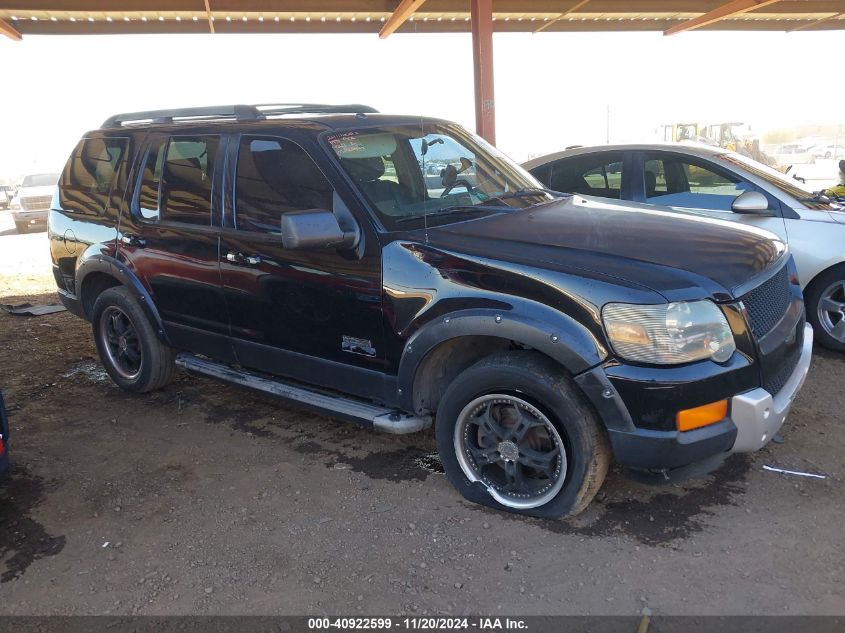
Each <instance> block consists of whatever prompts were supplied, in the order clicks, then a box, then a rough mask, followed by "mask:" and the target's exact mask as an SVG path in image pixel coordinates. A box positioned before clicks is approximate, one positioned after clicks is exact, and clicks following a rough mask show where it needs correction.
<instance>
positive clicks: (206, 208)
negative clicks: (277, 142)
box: [118, 134, 232, 360]
mask: <svg viewBox="0 0 845 633" xmlns="http://www.w3.org/2000/svg"><path fill="white" fill-rule="evenodd" d="M223 143H224V138H223V137H221V136H219V135H203V134H197V135H175V136H169V135H165V134H151V135H150V136H149V137H148V139H147V143H146V149H145V151H144V152H143V153H142V154H141V157H140V160H139V162H138V166H137V168H136V173H135V176H136V177H135V188H134V191H133V192H132V200H131V203H130V205H129V207H130V209H131V211H130V213H129V214H124V216H123V217H122V218H121V223H120V227H119V236H118V237H119V244H120V246H119V249H120V256H121V257H122V258H123V259H124V260H125V262H126V263H127V265H128V266H129V267H130V268H131V269H132V270H133V271H134V272H135V274H136V275H137V276H138V278H139V279H140V281H141V283H142V284H143V285H144V286H145V287H146V289H147V291H148V292H150V295H151V297H152V298H153V302H154V304H155V306H156V308H157V309H158V311H159V313H160V315H161V318H162V320H163V321H164V327H165V330H166V333H167V335H168V337H169V339H170V341H171V342H172V343H173V345H174V346H175V347H178V348H182V349H186V350H190V351H193V352H198V353H203V354H207V355H209V356H212V357H214V358H218V359H221V360H231V359H232V352H231V347H230V345H229V341H228V333H229V319H228V315H227V313H226V303H225V301H224V299H223V293H222V290H221V287H220V269H219V259H220V258H219V238H220V215H221V211H220V209H221V208H222V194H221V192H222V186H221V173H222V162H223V158H224V155H225V152H224V151H223Z"/></svg>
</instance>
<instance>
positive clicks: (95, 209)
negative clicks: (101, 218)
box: [59, 137, 129, 215]
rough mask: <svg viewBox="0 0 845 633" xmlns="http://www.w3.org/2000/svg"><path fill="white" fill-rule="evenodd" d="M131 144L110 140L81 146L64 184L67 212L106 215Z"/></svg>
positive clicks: (63, 200)
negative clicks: (125, 154)
mask: <svg viewBox="0 0 845 633" xmlns="http://www.w3.org/2000/svg"><path fill="white" fill-rule="evenodd" d="M128 142H129V141H128V139H126V138H109V137H100V138H87V139H82V140H81V141H80V142H79V144H78V145H77V146H76V148H75V149H74V150H73V154H72V155H71V157H70V160H69V161H68V163H67V165H66V166H65V170H64V172H63V173H62V178H61V181H60V184H61V186H60V187H59V192H60V193H59V201H60V204H61V206H62V208H63V209H66V210H67V211H71V212H74V213H88V214H95V215H101V214H102V213H103V211H105V209H106V207H108V205H109V196H110V195H111V191H112V185H113V184H114V180H115V177H116V176H117V171H118V169H119V167H120V161H121V159H122V158H123V155H124V153H125V152H126V146H127V144H128Z"/></svg>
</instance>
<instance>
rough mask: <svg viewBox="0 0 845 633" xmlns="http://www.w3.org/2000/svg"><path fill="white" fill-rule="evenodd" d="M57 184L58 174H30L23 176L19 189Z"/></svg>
mask: <svg viewBox="0 0 845 633" xmlns="http://www.w3.org/2000/svg"><path fill="white" fill-rule="evenodd" d="M58 182H59V174H32V175H31V176H25V177H24V179H23V184H21V187H50V186H52V185H55V184H56V183H58Z"/></svg>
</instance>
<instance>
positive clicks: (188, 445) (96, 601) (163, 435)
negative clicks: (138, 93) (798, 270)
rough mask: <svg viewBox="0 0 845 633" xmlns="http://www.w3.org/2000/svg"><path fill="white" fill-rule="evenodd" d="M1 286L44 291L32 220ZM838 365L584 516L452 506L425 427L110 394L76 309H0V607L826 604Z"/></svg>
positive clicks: (750, 609)
mask: <svg viewBox="0 0 845 633" xmlns="http://www.w3.org/2000/svg"><path fill="white" fill-rule="evenodd" d="M0 216H3V214H2V213H0ZM0 222H6V223H8V222H7V220H6V219H2V217H0ZM22 301H29V302H32V303H53V302H55V295H54V294H53V282H52V279H51V276H50V270H49V258H48V255H47V240H46V236H45V234H43V233H39V234H31V235H21V236H19V235H16V234H14V229H13V228H10V227H8V226H6V224H2V226H0V302H2V303H17V302H22ZM843 384H845V358H843V357H840V356H835V355H831V354H828V353H825V352H822V351H818V352H817V355H816V358H815V360H814V362H813V366H812V369H811V372H810V376H809V378H808V380H807V384H806V386H805V388H804V390H803V392H802V393H801V395H800V397H799V399H798V401H797V403H796V405H795V408H794V410H793V413H792V414H791V416H790V419H789V420H788V422H787V424H786V426H785V427H784V429H783V438H784V440H785V442H784V443H782V444H770V445H769V446H768V447H766V448H765V449H764V450H763V451H761V452H759V453H757V454H754V455H751V456H735V457H732V458H730V459H729V460H728V461H727V462H726V463H725V465H724V466H723V467H722V468H721V469H720V470H718V471H717V472H716V473H715V474H713V475H711V476H709V477H706V478H704V479H701V480H698V481H696V482H692V483H688V484H683V485H673V486H667V487H660V488H653V487H647V486H645V485H641V484H635V483H632V482H629V481H627V480H625V479H623V478H622V476H621V474H620V473H619V472H618V471H613V472H612V473H611V475H610V477H609V478H608V480H607V482H606V483H605V485H604V488H603V489H602V491H601V493H600V494H599V497H598V499H597V500H596V502H594V504H593V506H592V508H591V509H590V510H589V511H588V512H587V513H586V514H585V515H582V516H581V517H579V518H577V519H576V520H574V521H571V522H562V521H540V520H527V519H523V518H515V517H513V516H510V515H506V514H500V513H497V512H493V511H490V510H486V509H483V508H480V507H477V506H474V505H470V504H468V503H466V502H464V501H463V500H462V499H461V498H460V497H459V496H458V495H457V494H456V493H455V492H454V491H453V490H452V488H451V487H450V486H449V484H448V482H447V481H446V479H445V477H444V476H443V475H442V474H441V473H440V472H439V469H438V464H437V460H436V459H432V458H431V455H432V453H433V450H434V448H433V446H434V442H433V436H432V435H431V434H430V433H429V434H423V435H416V436H406V437H392V436H386V435H381V434H377V433H374V432H371V431H367V430H364V429H362V428H359V427H356V426H353V425H350V424H345V423H342V422H337V421H334V420H330V419H327V418H324V417H320V416H317V415H313V414H309V413H303V412H301V411H297V410H296V409H294V408H292V407H290V406H288V405H286V404H284V403H280V402H277V401H274V400H271V399H268V398H264V397H261V396H257V395H255V394H253V393H250V392H247V391H244V390H241V389H237V388H233V387H228V386H221V385H220V384H218V383H215V382H212V381H209V380H205V379H201V378H194V377H189V376H185V375H182V376H180V377H179V379H178V380H177V382H176V383H174V384H172V385H170V386H169V387H168V388H166V389H164V390H162V391H160V392H157V393H153V394H148V395H143V396H133V395H129V394H127V393H124V392H122V391H120V390H119V389H118V388H117V387H116V386H115V385H113V384H112V383H111V381H110V380H109V379H108V377H107V376H106V375H105V374H104V372H103V371H102V369H101V368H100V366H99V363H98V361H97V357H96V354H95V350H94V345H93V343H92V340H91V333H90V329H89V326H88V324H87V323H85V322H83V321H81V320H79V319H77V318H75V317H73V316H71V315H70V314H68V313H59V314H54V315H49V316H44V317H37V318H27V317H18V316H11V315H9V314H6V313H4V312H0V387H2V389H3V391H4V393H5V394H6V399H7V403H8V405H9V413H10V419H11V425H12V460H13V463H14V468H13V472H12V475H11V477H10V478H9V479H8V480H7V481H6V482H5V483H4V484H2V486H0V613H2V614H135V613H140V614H268V615H269V614H299V615H302V614H323V613H331V614H346V615H356V614H376V613H378V614H393V615H399V614H402V613H408V614H413V613H415V614H423V613H438V614H454V615H460V614H470V613H473V614H477V613H485V614H494V615H495V614H500V613H501V614H522V615H528V614H591V615H595V614H627V615H633V614H637V613H640V612H641V610H642V609H643V608H644V607H648V608H649V609H651V610H652V611H653V612H654V613H655V614H792V615H795V614H813V615H821V614H839V615H841V614H845V595H843V589H844V588H845V552H843V545H845V530H843V516H845V514H843V501H845V492H843V477H845V467H843V449H844V448H845V440H843V427H842V411H843V410H845V393H844V392H843V388H842V385H843ZM764 464H767V465H772V466H777V467H782V468H787V469H794V470H799V471H810V472H814V473H824V474H825V475H827V478H826V479H809V478H803V477H795V476H787V475H780V474H775V473H772V472H768V471H765V470H763V469H762V466H763V465H764Z"/></svg>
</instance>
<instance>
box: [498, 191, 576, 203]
mask: <svg viewBox="0 0 845 633" xmlns="http://www.w3.org/2000/svg"><path fill="white" fill-rule="evenodd" d="M544 193H547V194H549V195H550V196H552V197H553V198H562V197H563V196H566V195H567V194H565V193H562V192H560V191H553V190H551V189H543V188H541V187H536V188H530V189H517V190H516V191H509V192H507V193H503V194H502V195H500V196H493V197H492V198H488V199H487V200H485V201H484V202H495V201H496V200H510V199H512V198H526V197H529V196H539V195H541V194H544ZM538 204H539V203H538Z"/></svg>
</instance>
